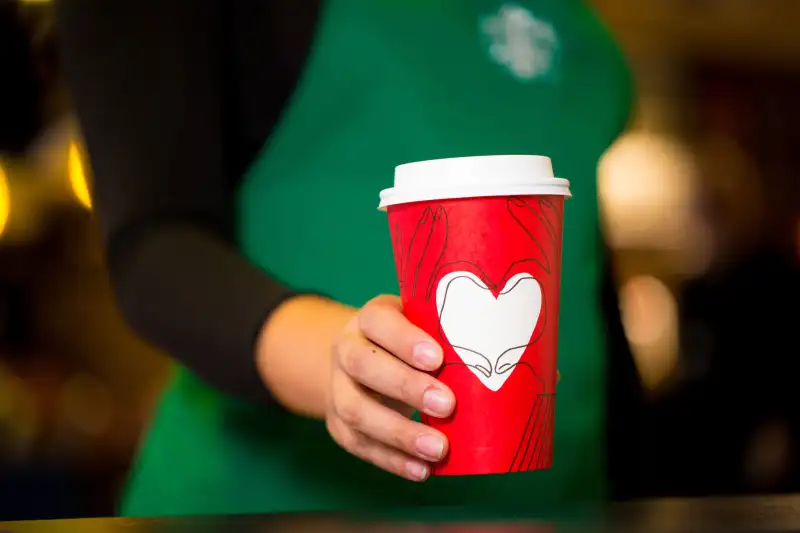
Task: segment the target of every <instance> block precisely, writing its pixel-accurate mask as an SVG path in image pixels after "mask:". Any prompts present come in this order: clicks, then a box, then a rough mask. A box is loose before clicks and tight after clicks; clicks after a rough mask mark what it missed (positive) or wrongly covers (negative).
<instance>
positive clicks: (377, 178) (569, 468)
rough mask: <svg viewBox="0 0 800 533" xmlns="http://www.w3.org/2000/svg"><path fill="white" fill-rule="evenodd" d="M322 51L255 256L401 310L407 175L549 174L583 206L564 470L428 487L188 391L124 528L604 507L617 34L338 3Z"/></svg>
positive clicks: (246, 200)
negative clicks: (606, 260) (600, 180)
mask: <svg viewBox="0 0 800 533" xmlns="http://www.w3.org/2000/svg"><path fill="white" fill-rule="evenodd" d="M314 39H315V40H314V43H313V47H312V50H311V53H310V55H309V57H308V60H307V63H306V65H305V68H304V71H303V73H302V75H301V77H300V80H299V82H298V85H297V87H296V89H295V91H294V94H293V96H292V98H291V100H290V102H289V105H288V107H287V108H286V110H285V112H284V114H283V115H282V117H281V120H280V121H279V122H278V124H277V127H276V129H275V130H274V132H273V134H272V135H271V137H270V139H269V140H268V142H267V143H266V145H265V147H264V149H263V151H262V152H261V154H260V155H259V156H258V157H257V159H256V161H255V163H254V164H253V165H252V167H251V168H250V169H249V171H248V173H247V175H246V177H245V180H244V182H243V183H242V185H241V187H240V191H239V205H238V213H239V228H240V245H241V250H242V252H243V253H244V254H245V255H246V256H247V257H248V258H249V259H251V260H252V261H253V262H254V263H255V264H257V265H259V266H260V267H262V268H263V269H264V270H265V271H266V272H268V273H269V274H270V275H273V276H274V277H276V278H277V279H278V280H280V281H282V282H283V283H286V284H287V285H289V286H291V287H293V288H296V289H299V290H310V291H315V292H319V293H323V294H326V295H328V296H330V297H332V298H335V299H337V300H339V301H342V302H344V303H347V304H350V305H353V306H360V305H362V304H363V303H365V302H366V301H367V300H368V299H369V298H371V297H373V296H375V295H377V294H381V293H396V292H397V280H396V276H395V271H394V263H393V261H392V248H391V243H390V238H389V233H388V226H387V223H386V220H385V215H383V214H382V213H380V212H378V211H377V210H376V204H377V193H378V191H379V190H381V189H383V188H385V187H387V186H390V184H391V181H392V175H393V169H394V167H395V166H396V165H398V164H401V163H406V162H410V161H419V160H426V159H436V158H444V157H457V156H467V155H485V154H542V155H547V156H550V157H551V158H552V159H553V164H554V167H555V169H556V172H557V173H558V174H559V176H562V177H565V178H568V179H570V180H571V183H572V192H573V196H574V197H573V199H571V200H570V201H569V202H568V203H567V207H566V215H565V217H566V220H565V229H564V245H563V276H562V309H561V319H560V323H561V330H560V335H559V368H560V371H561V374H562V376H564V379H563V382H562V383H561V384H560V385H559V388H558V395H557V402H556V405H557V408H556V431H555V449H554V467H553V468H552V469H551V470H549V471H546V472H533V473H529V474H512V475H506V476H483V477H477V478H434V479H431V480H429V481H428V482H426V483H424V484H421V485H420V484H413V483H411V482H408V481H404V480H401V479H399V478H394V477H392V476H391V475H389V474H386V473H383V472H380V471H378V470H377V469H376V468H374V467H372V466H370V465H367V464H364V463H361V462H360V461H358V460H356V459H355V458H352V457H349V456H348V455H347V454H346V453H345V452H344V451H342V450H340V449H339V448H338V447H337V446H336V445H335V443H333V441H332V440H331V439H330V438H329V437H328V436H327V434H326V432H325V430H324V425H323V424H322V423H319V422H315V421H308V420H302V419H300V418H298V417H295V416H292V415H289V414H287V413H285V412H283V411H281V410H280V409H279V408H277V407H273V408H263V407H255V406H246V405H242V404H240V403H238V402H235V401H233V400H229V399H226V398H223V397H221V396H219V395H218V394H216V393H214V392H213V391H210V390H208V389H206V388H205V387H204V386H203V385H201V384H200V383H198V382H197V381H196V380H195V379H194V378H193V377H192V376H189V375H188V374H186V373H182V375H181V376H180V377H179V379H178V381H177V383H176V384H175V385H174V386H173V387H172V389H171V390H170V391H169V392H168V394H167V396H166V398H165V400H164V402H163V405H162V409H161V412H160V413H159V416H158V419H157V421H156V423H155V425H154V428H153V430H152V431H151V435H150V439H149V442H148V444H147V445H146V446H145V449H144V451H143V454H142V458H141V462H140V464H139V465H138V469H137V473H136V476H135V478H134V482H133V484H132V487H131V491H130V493H129V501H128V506H127V509H126V512H127V513H128V514H151V515H152V514H187V513H188V514H191V513H209V512H211V513H238V512H268V511H295V510H320V509H370V510H373V511H378V510H382V509H389V508H395V509H404V508H409V507H417V506H422V507H428V508H441V507H452V506H465V507H468V508H470V509H471V510H472V511H476V512H479V511H480V510H481V509H501V508H517V509H519V508H525V509H534V508H544V507H547V506H553V505H556V504H560V503H564V502H566V501H570V502H580V501H587V500H594V499H599V498H602V496H603V492H604V484H603V476H604V470H603V449H602V438H603V421H604V420H603V419H604V413H603V395H604V380H605V373H604V361H603V346H604V343H603V336H602V323H601V320H600V316H599V303H598V300H599V292H600V291H599V277H600V268H599V261H600V255H599V246H600V243H599V241H598V235H599V230H598V220H597V207H596V203H597V195H596V183H595V169H596V164H597V161H598V158H599V157H600V155H601V154H602V152H603V151H604V150H605V149H606V147H607V146H608V145H609V143H610V142H611V141H612V140H613V139H614V137H615V136H616V135H617V134H618V133H619V131H620V130H621V128H622V127H623V125H624V122H625V120H626V118H627V112H628V102H629V96H630V95H629V92H630V88H629V86H628V78H627V76H626V72H625V69H624V66H623V63H622V61H621V59H620V57H619V54H618V52H617V50H616V49H615V48H614V47H613V45H612V42H611V40H610V38H609V37H608V35H607V34H606V32H605V30H604V29H603V27H602V26H601V25H600V23H599V22H598V21H597V19H596V18H595V17H594V15H593V14H592V13H591V12H590V11H589V10H588V8H586V7H585V6H583V5H582V4H581V3H579V2H577V1H576V0H525V1H520V2H513V3H512V2H507V3H503V2H499V1H496V0H466V1H465V0H425V1H423V0H389V1H387V2H374V1H368V0H330V1H328V2H326V3H325V4H324V8H323V9H322V11H321V13H320V20H319V22H318V26H317V30H316V35H315V38H314ZM159 471H160V472H161V476H159V475H158V473H159ZM167 472H168V473H169V475H168V476H165V474H166V473H167ZM165 477H168V478H169V479H165ZM187 487H191V488H190V489H187Z"/></svg>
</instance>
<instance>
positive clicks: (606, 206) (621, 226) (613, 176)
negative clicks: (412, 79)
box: [598, 130, 697, 251]
mask: <svg viewBox="0 0 800 533" xmlns="http://www.w3.org/2000/svg"><path fill="white" fill-rule="evenodd" d="M696 174H697V172H696V167H695V161H694V156H693V155H692V152H691V150H690V149H688V148H687V147H685V146H684V145H683V144H681V143H680V142H678V141H677V140H675V139H672V138H669V137H666V136H663V135H660V134H656V133H652V132H649V131H644V130H642V131H634V132H631V133H628V134H626V135H624V136H622V137H621V138H620V139H619V140H618V141H617V142H616V143H614V145H613V146H611V148H609V150H608V151H607V152H606V153H605V155H604V156H603V158H602V159H601V160H600V163H599V167H598V191H599V195H600V202H601V205H602V208H603V213H604V215H605V220H604V223H605V229H606V233H607V235H608V239H609V241H610V242H611V245H612V246H613V247H614V248H617V249H620V248H622V249H633V248H639V249H666V250H676V251H679V250H682V249H685V248H687V247H691V238H692V232H691V231H690V230H689V225H690V223H691V212H692V209H691V202H692V197H693V195H694V186H695V180H696Z"/></svg>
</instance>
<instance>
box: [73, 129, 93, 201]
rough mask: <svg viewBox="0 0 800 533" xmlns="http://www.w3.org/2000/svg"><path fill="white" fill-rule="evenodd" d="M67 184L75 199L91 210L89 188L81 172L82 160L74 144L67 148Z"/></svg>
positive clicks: (84, 174)
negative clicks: (70, 187)
mask: <svg viewBox="0 0 800 533" xmlns="http://www.w3.org/2000/svg"><path fill="white" fill-rule="evenodd" d="M69 183H70V185H71V186H72V193H73V194H74V195H75V198H77V199H78V201H79V202H80V203H81V204H82V205H83V206H84V207H86V208H87V209H91V208H92V198H91V196H90V195H89V186H88V185H87V183H86V173H85V172H84V171H83V160H82V158H81V152H80V149H79V148H78V145H77V144H75V143H74V142H73V143H72V144H70V146H69Z"/></svg>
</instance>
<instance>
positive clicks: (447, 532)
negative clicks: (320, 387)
mask: <svg viewBox="0 0 800 533" xmlns="http://www.w3.org/2000/svg"><path fill="white" fill-rule="evenodd" d="M555 516H556V515H554V517H540V518H524V519H522V518H519V517H515V516H514V515H509V516H506V517H504V518H502V519H488V518H487V519H482V520H479V521H470V522H442V521H437V522H429V523H426V522H418V521H417V522H404V521H396V520H395V521H387V520H382V519H375V518H370V517H365V516H358V515H347V514H308V515H269V516H257V515H250V516H230V517H188V518H158V519H130V518H97V519H80V520H53V521H38V522H36V521H33V522H5V523H0V533H29V532H37V533H38V532H41V533H79V532H80V533H101V532H102V533H190V532H191V533H206V532H207V533H217V532H220V533H222V532H224V533H315V532H320V533H562V532H565V531H569V532H570V533H572V531H575V532H576V533H606V532H608V533H612V532H613V533H617V532H619V533H749V532H752V533H784V532H789V531H792V532H794V531H797V532H800V495H797V496H774V497H736V498H700V499H690V500H680V499H664V500H648V501H641V502H632V503H623V504H614V505H610V506H608V507H606V508H598V509H582V510H580V511H578V510H575V511H571V512H570V511H564V512H560V513H558V515H557V517H555Z"/></svg>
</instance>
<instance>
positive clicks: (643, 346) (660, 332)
mask: <svg viewBox="0 0 800 533" xmlns="http://www.w3.org/2000/svg"><path fill="white" fill-rule="evenodd" d="M619 300H620V309H621V311H622V324H623V326H624V328H625V335H626V337H627V338H628V341H630V344H631V349H632V351H633V356H634V359H635V361H636V366H637V367H638V368H639V374H640V375H641V377H642V380H643V381H644V384H645V385H646V386H647V387H648V388H650V389H655V388H656V387H657V386H658V385H659V384H661V383H662V382H663V381H664V380H666V379H667V378H668V377H669V376H670V375H671V374H672V373H673V372H674V370H675V368H676V366H677V364H678V352H677V326H678V309H677V302H676V301H675V298H674V297H673V296H672V293H671V292H670V290H669V289H668V288H667V286H666V285H664V283H663V282H661V281H660V280H658V279H656V278H655V277H653V276H647V275H641V276H635V277H633V278H631V279H630V280H628V281H627V282H626V283H625V284H624V285H623V286H622V288H621V289H620V298H619Z"/></svg>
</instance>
